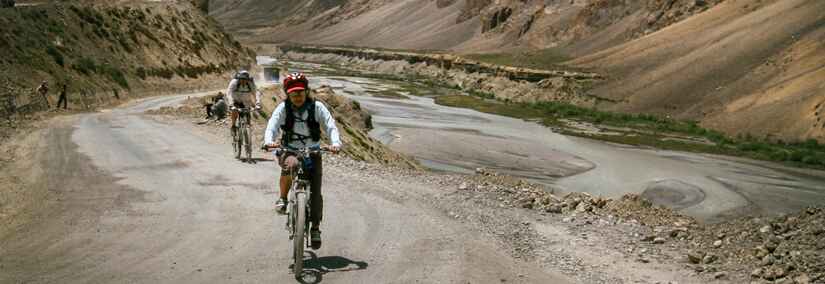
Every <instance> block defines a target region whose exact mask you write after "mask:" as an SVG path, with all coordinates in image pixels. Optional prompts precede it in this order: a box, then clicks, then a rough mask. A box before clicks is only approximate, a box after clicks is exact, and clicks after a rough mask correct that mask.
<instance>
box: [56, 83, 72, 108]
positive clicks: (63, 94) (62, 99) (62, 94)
mask: <svg viewBox="0 0 825 284" xmlns="http://www.w3.org/2000/svg"><path fill="white" fill-rule="evenodd" d="M61 103H62V104H63V109H69V101H68V100H67V99H66V83H63V88H61V89H60V97H59V98H58V99H57V108H60V104H61Z"/></svg>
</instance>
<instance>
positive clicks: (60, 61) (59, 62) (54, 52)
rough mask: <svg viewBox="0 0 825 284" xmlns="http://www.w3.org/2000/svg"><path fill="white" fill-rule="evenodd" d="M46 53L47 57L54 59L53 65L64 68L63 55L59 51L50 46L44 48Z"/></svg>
mask: <svg viewBox="0 0 825 284" xmlns="http://www.w3.org/2000/svg"><path fill="white" fill-rule="evenodd" d="M46 53H48V54H49V56H51V57H52V59H54V63H57V65H60V66H64V64H65V62H64V59H63V54H62V53H60V51H59V50H57V48H56V47H54V46H51V45H50V46H49V47H47V48H46Z"/></svg>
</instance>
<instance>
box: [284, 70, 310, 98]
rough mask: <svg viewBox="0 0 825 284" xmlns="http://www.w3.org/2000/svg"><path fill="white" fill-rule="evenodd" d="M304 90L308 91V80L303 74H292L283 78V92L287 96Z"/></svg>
mask: <svg viewBox="0 0 825 284" xmlns="http://www.w3.org/2000/svg"><path fill="white" fill-rule="evenodd" d="M306 89H309V80H307V77H306V76H304V74H303V73H300V72H296V73H292V74H289V75H287V76H286V78H284V92H286V93H287V94H289V93H292V92H295V91H303V90H306Z"/></svg>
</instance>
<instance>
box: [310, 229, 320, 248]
mask: <svg viewBox="0 0 825 284" xmlns="http://www.w3.org/2000/svg"><path fill="white" fill-rule="evenodd" d="M309 239H310V241H311V243H312V249H319V248H321V230H319V229H312V230H310V231H309Z"/></svg>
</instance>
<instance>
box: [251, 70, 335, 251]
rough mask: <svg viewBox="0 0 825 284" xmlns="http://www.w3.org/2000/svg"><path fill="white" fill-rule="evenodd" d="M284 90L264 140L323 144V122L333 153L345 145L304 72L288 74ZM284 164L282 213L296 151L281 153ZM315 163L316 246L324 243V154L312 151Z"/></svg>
mask: <svg viewBox="0 0 825 284" xmlns="http://www.w3.org/2000/svg"><path fill="white" fill-rule="evenodd" d="M283 87H284V93H286V94H287V99H286V100H284V101H283V102H282V103H280V104H279V105H278V107H276V108H275V111H273V112H272V116H270V119H269V123H268V124H267V127H266V132H265V133H264V143H265V144H266V145H267V146H269V147H280V146H281V145H283V146H284V147H290V148H297V149H300V148H304V147H312V146H319V145H320V143H321V126H323V127H324V129H325V130H326V133H327V136H328V137H329V139H330V141H331V147H330V148H331V150H332V152H333V153H335V152H338V151H339V150H340V149H341V138H340V135H339V133H338V127H337V126H336V125H335V118H333V117H332V114H331V113H330V112H329V110H328V109H327V107H326V106H325V105H324V104H323V103H322V102H319V101H316V100H313V99H312V98H310V97H309V93H310V90H309V80H307V78H306V76H304V74H301V73H293V74H290V75H288V76H287V77H286V78H284V82H283ZM281 133H283V136H282V137H281V141H280V143H276V142H275V139H277V138H278V134H281ZM278 158H279V159H278V161H279V164H280V165H281V179H280V189H281V190H280V194H281V195H280V197H281V198H280V199H278V201H277V202H276V204H275V205H276V207H277V209H278V212H279V213H282V214H283V213H284V212H285V210H286V203H287V200H286V199H287V194H288V193H289V186H290V184H292V180H291V177H290V175H289V171H288V170H290V169H293V168H294V167H295V166H297V165H298V159H296V158H295V156H294V155H286V154H284V155H281V156H280V157H278ZM311 158H312V164H313V167H312V168H311V169H310V170H309V172H308V173H307V174H309V175H310V177H311V180H310V192H311V196H310V198H309V199H310V203H311V204H310V212H311V216H309V218H310V221H312V225H313V226H312V228H310V239H311V242H312V247H314V248H316V247H320V246H321V230H320V227H319V224H320V223H321V219H322V216H323V208H324V207H323V206H324V205H323V204H324V203H323V199H322V196H321V180H322V175H323V168H322V163H321V162H322V161H321V155H317V154H316V155H312V156H311Z"/></svg>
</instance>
